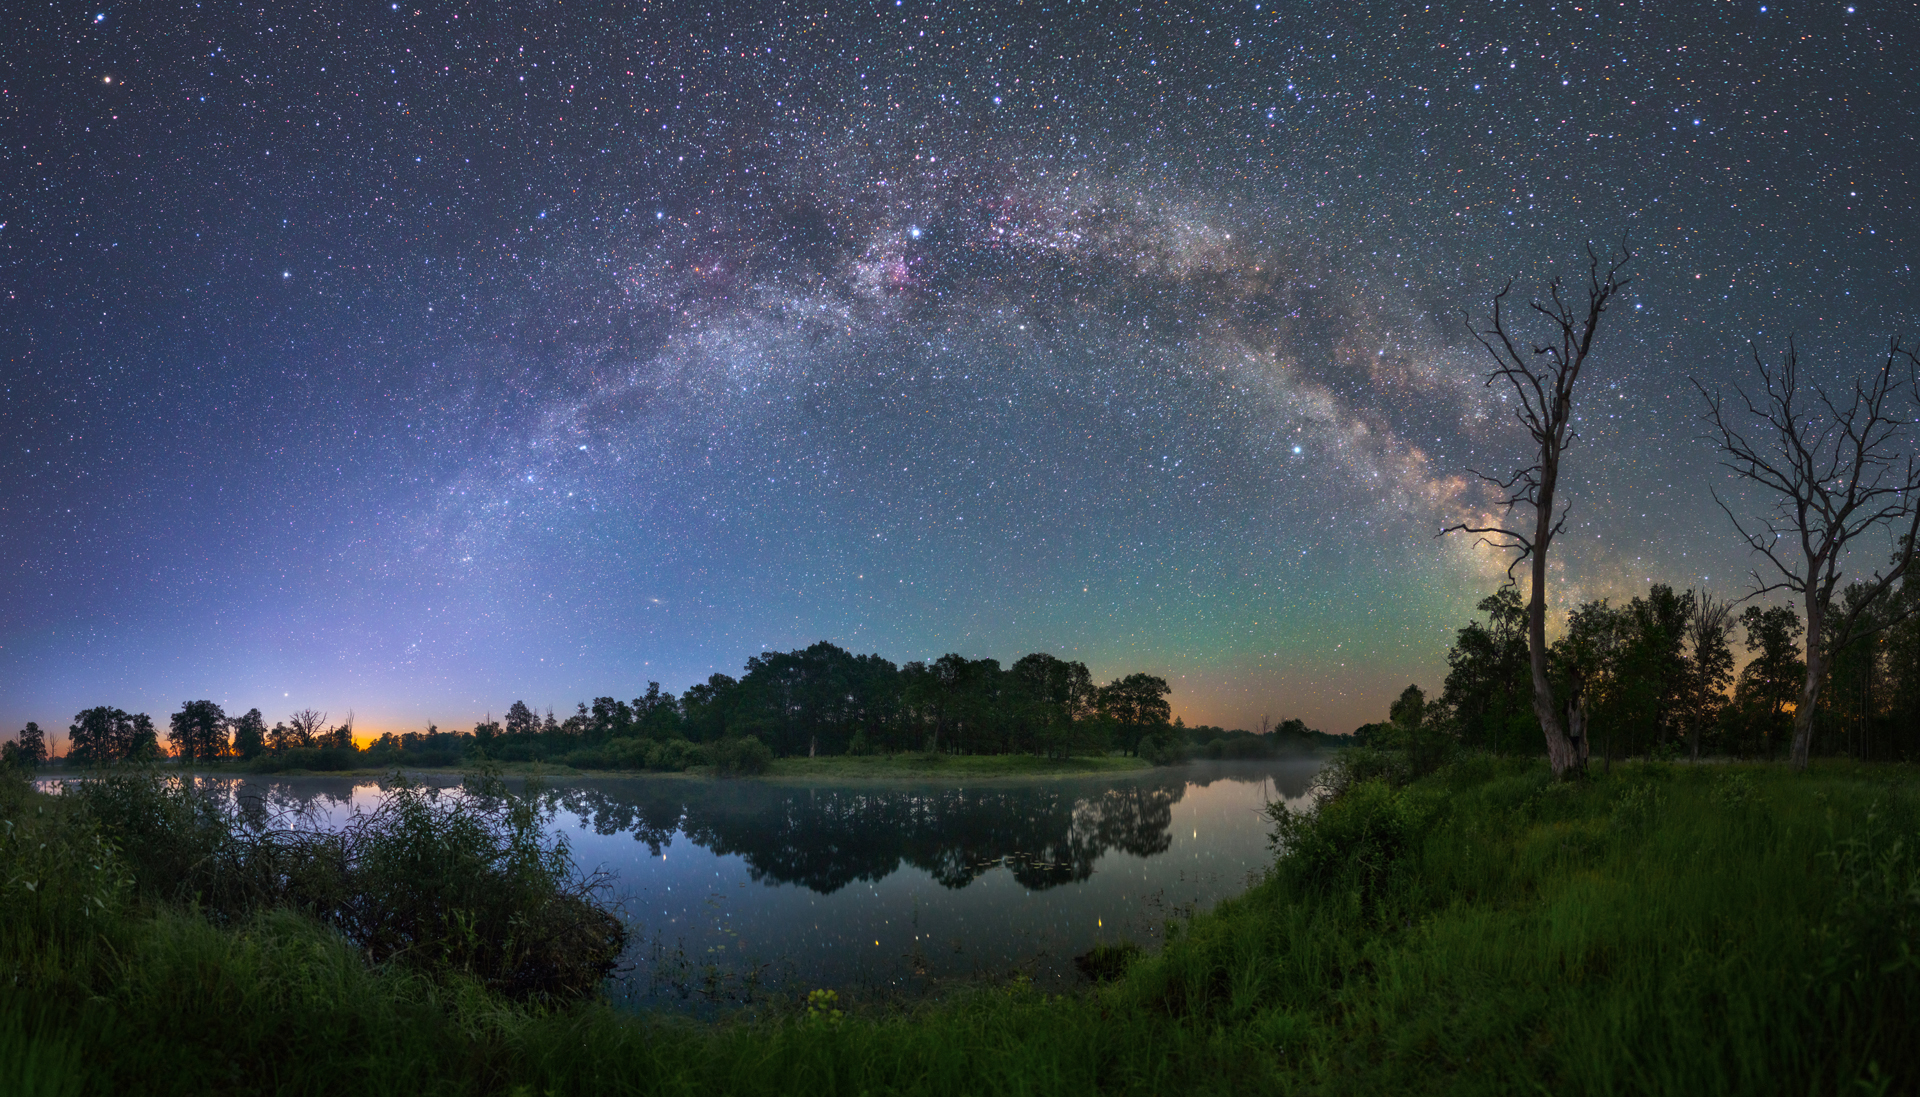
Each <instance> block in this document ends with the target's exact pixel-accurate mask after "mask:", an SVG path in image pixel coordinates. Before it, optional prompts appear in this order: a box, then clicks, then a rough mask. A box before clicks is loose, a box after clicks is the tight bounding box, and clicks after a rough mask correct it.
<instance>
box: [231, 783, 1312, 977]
mask: <svg viewBox="0 0 1920 1097" xmlns="http://www.w3.org/2000/svg"><path fill="white" fill-rule="evenodd" d="M1320 764H1321V763H1320V761H1319V760H1318V759H1312V758H1293V759H1276V760H1266V761H1244V762H1194V763H1190V764H1188V765H1185V766H1177V767H1171V768H1166V769H1155V770H1150V771H1145V772H1137V773H1130V774H1124V775H1102V776H1097V777H1077V778H1051V779H1008V780H982V781H978V782H968V783H951V782H949V783H930V782H929V783H921V782H905V781H901V782H858V783H843V784H804V785H802V784H791V783H774V782H761V781H703V780H689V779H685V778H673V777H647V776H633V777H592V778H580V777H576V778H565V779H556V780H554V781H552V782H551V783H550V784H549V785H548V787H547V793H546V795H547V798H548V800H549V802H550V804H551V806H552V807H553V809H554V819H553V822H554V826H555V829H556V831H557V832H558V833H559V834H560V835H562V836H563V837H564V838H565V840H566V841H567V842H568V844H569V845H570V847H571V849H572V853H573V856H574V859H575V860H576V861H577V862H578V863H579V865H580V867H581V868H582V869H586V870H593V869H600V870H604V871H605V872H607V873H608V874H609V877H610V891H609V897H610V898H611V899H612V900H613V901H614V902H615V904H616V905H617V907H618V909H619V910H620V912H621V914H622V915H623V916H624V917H625V919H626V920H627V922H628V925H629V927H630V929H631V931H632V941H633V944H632V947H631V948H630V949H629V954H628V957H627V964H626V965H625V966H624V967H623V970H622V972H621V974H620V975H619V976H618V977H617V979H616V982H615V985H614V987H613V988H612V989H613V992H614V995H615V997H616V999H618V1000H620V1001H622V1002H625V1003H627V1004H629V1005H631V1006H633V1007H636V1008H661V1007H666V1008H672V1009H681V1010H689V1011H692V1012H696V1013H708V1012H714V1011H718V1010H724V1009H729V1008H734V1007H736V1006H738V1005H741V1004H748V1003H751V1002H753V1001H755V1000H757V999H760V998H764V997H765V996H766V994H767V993H769V992H781V993H791V992H794V991H805V990H809V989H812V988H815V987H832V988H836V989H839V990H840V991H841V992H842V993H843V994H849V995H853V996H860V997H869V998H871V997H883V998H885V997H897V998H912V997H918V996H922V995H925V994H928V993H931V992H936V991H938V990H939V989H941V988H942V987H945V986H951V985H952V984H953V983H954V982H956V981H963V980H977V979H982V978H1006V977H1010V976H1014V975H1025V976H1027V977H1028V978H1031V979H1032V980H1034V982H1035V983H1037V984H1039V985H1042V986H1046V987H1049V988H1059V987H1065V986H1068V985H1071V984H1073V983H1074V982H1077V981H1079V980H1080V978H1081V977H1080V975H1079V974H1078V972H1077V971H1076V969H1075V968H1074V965H1073V962H1072V958H1073V957H1074V956H1076V955H1078V954H1081V953H1084V952H1086V951H1087V950H1088V949H1090V948H1092V947H1093V946H1094V945H1095V944H1097V943H1101V942H1117V941H1121V940H1130V941H1134V942H1136V943H1139V944H1141V945H1143V946H1145V947H1147V948H1150V949H1151V948H1154V947H1156V946H1157V944H1158V942H1159V941H1160V939H1161V937H1162V934H1163V933H1164V925H1165V923H1166V921H1167V920H1168V919H1170V918H1177V917H1184V916H1187V915H1189V914H1191V913H1192V912H1194V911H1196V910H1204V909H1206V908H1207V907H1210V906H1212V905H1213V904H1214V903H1217V902H1218V901H1220V900H1221V899H1223V898H1226V897H1228V896H1231V895H1235V894H1238V893H1240V892H1241V891H1244V890H1245V889H1246V888H1247V886H1248V885H1249V883H1250V881H1252V880H1255V879H1257V878H1258V877H1259V876H1260V874H1261V873H1263V872H1264V871H1265V869H1266V867H1267V866H1268V865H1269V864H1271V863H1272V859H1273V854H1272V852H1271V851H1270V850H1269V849H1268V847H1267V833H1268V830H1269V823H1268V820H1267V817H1266V815H1265V808H1266V805H1267V804H1268V803H1269V802H1270V801H1273V800H1285V801H1287V802H1288V803H1290V804H1298V803H1301V802H1303V801H1304V799H1305V797H1306V796H1307V795H1308V788H1309V785H1310V784H1311V782H1312V778H1313V775H1314V774H1315V772H1317V771H1318V769H1319V767H1320ZM209 783H212V784H218V785H224V786H227V787H229V788H230V789H231V790H232V791H233V792H235V793H242V794H244V795H245V796H246V798H247V799H249V800H253V801H254V802H255V803H256V804H257V803H260V802H261V801H262V800H264V801H265V803H267V804H268V805H273V806H277V807H280V808H298V809H302V810H306V811H309V812H311V813H312V814H313V816H314V817H315V818H316V819H317V820H320V821H322V822H325V821H328V820H332V821H334V822H337V821H339V820H340V819H343V818H344V817H345V816H346V814H347V813H348V812H350V811H352V810H354V809H356V808H357V809H360V810H368V809H371V808H372V807H373V806H374V805H375V804H377V803H378V802H379V799H380V798H381V797H382V796H383V795H384V793H383V791H382V788H381V784H382V783H381V782H380V781H378V780H375V779H371V778H364V777H363V778H345V777H254V778H245V779H241V780H237V781H234V780H213V781H210V782H209ZM435 783H440V782H439V781H438V780H436V781H435ZM446 783H455V782H454V781H453V780H451V779H448V780H447V782H446Z"/></svg>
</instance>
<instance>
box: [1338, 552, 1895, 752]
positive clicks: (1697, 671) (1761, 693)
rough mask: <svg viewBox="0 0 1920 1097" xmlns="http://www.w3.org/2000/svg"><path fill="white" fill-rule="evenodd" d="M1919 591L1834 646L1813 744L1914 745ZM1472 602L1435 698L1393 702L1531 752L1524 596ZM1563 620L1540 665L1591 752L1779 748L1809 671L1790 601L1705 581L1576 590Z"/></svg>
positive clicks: (1453, 733) (1459, 733)
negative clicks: (1580, 708)
mask: <svg viewBox="0 0 1920 1097" xmlns="http://www.w3.org/2000/svg"><path fill="white" fill-rule="evenodd" d="M1863 596H1864V587H1863V585H1861V584H1856V585H1855V586H1854V587H1852V588H1849V589H1848V590H1847V591H1846V592H1845V594H1844V597H1845V599H1846V600H1847V602H1848V603H1849V604H1851V602H1853V601H1854V600H1857V599H1860V598H1862V597H1863ZM1917 599H1920V583H1916V584H1909V585H1908V586H1907V587H1906V589H1904V590H1902V591H1901V592H1899V594H1898V595H1897V596H1896V597H1894V598H1892V599H1885V600H1882V602H1881V603H1880V604H1878V605H1876V606H1874V607H1869V608H1868V610H1867V613H1868V614H1869V615H1870V616H1871V617H1877V618H1880V619H1881V620H1882V621H1883V622H1885V627H1880V628H1877V629H1875V630H1874V631H1871V632H1867V631H1866V630H1865V629H1856V631H1857V632H1864V633H1865V635H1862V636H1860V637H1859V638H1858V639H1856V640H1854V641H1853V642H1851V643H1848V644H1844V645H1839V646H1838V647H1837V651H1836V653H1835V654H1834V656H1833V657H1832V658H1831V661H1830V663H1829V666H1828V681H1827V683H1826V688H1825V689H1824V690H1823V691H1822V692H1821V694H1820V701H1819V708H1818V711H1817V713H1816V718H1815V720H1814V729H1815V731H1814V741H1813V753H1815V754H1822V755H1828V756H1845V757H1852V758H1857V759H1860V760H1862V761H1892V760H1900V759H1912V758H1914V757H1916V756H1920V617H1915V616H1910V615H1909V607H1910V605H1911V603H1912V602H1913V601H1915V600H1917ZM1479 609H1480V612H1481V614H1482V615H1483V616H1482V619H1479V620H1475V621H1472V622H1470V623H1468V624H1467V625H1466V626H1465V627H1464V628H1462V629H1460V630H1459V632H1458V634H1457V635H1456V637H1455V640H1454V644H1453V647H1452V648H1451V650H1449V651H1448V653H1447V668H1448V669H1447V677H1446V682H1445V687H1444V690H1443V691H1442V693H1441V696H1440V697H1439V698H1438V700H1437V701H1436V702H1435V703H1433V704H1432V705H1426V704H1425V703H1424V702H1425V698H1424V697H1423V696H1418V697H1416V696H1403V701H1405V702H1407V703H1408V704H1409V705H1411V706H1412V709H1407V706H1405V705H1403V706H1400V707H1401V708H1403V710H1407V711H1413V710H1423V711H1420V712H1419V715H1418V717H1417V719H1416V720H1415V721H1414V722H1415V723H1417V724H1418V725H1419V726H1420V727H1421V728H1423V729H1425V730H1426V731H1427V732H1428V733H1429V734H1431V735H1433V736H1436V737H1444V738H1446V739H1449V740H1451V741H1454V742H1458V743H1460V744H1461V745H1464V746H1468V747H1475V748H1480V749H1486V750H1492V751H1495V752H1498V753H1503V754H1537V753H1540V752H1541V751H1542V749H1543V747H1542V742H1541V734H1540V723H1539V720H1538V719H1537V718H1536V717H1535V715H1534V710H1533V706H1532V684H1531V680H1530V677H1529V673H1530V672H1529V667H1528V658H1527V637H1526V606H1525V604H1524V603H1523V602H1522V601H1521V598H1520V595H1519V593H1518V592H1517V591H1516V590H1515V589H1514V588H1512V587H1506V588H1502V589H1501V590H1499V591H1497V592H1495V593H1494V594H1493V595H1491V596H1490V597H1488V598H1486V599H1483V600H1482V601H1481V602H1480V605H1479ZM1869 623H1870V624H1871V623H1872V622H1871V621H1870V622H1869ZM1565 625H1566V627H1565V628H1564V629H1563V630H1562V632H1561V635H1560V636H1559V638H1558V639H1557V640H1555V641H1554V642H1553V644H1552V646H1551V648H1550V653H1549V655H1550V658H1549V666H1550V672H1551V675H1552V677H1553V680H1554V688H1555V693H1556V695H1558V696H1560V697H1566V698H1572V699H1574V700H1575V701H1576V702H1577V703H1581V704H1584V705H1585V706H1586V708H1587V711H1588V714H1589V720H1590V723H1589V728H1590V734H1591V736H1592V739H1593V749H1594V754H1595V756H1596V758H1605V759H1615V758H1626V757H1667V758H1672V757H1689V758H1699V757H1702V756H1706V755H1714V756H1722V757H1735V758H1755V759H1773V758H1780V757H1784V756H1785V755H1786V753H1787V751H1788V749H1789V747H1790V745H1791V739H1792V735H1793V714H1794V709H1795V705H1796V703H1797V702H1798V700H1799V698H1800V696H1801V689H1802V685H1803V682H1804V679H1805V677H1806V672H1807V667H1806V660H1805V653H1804V651H1803V649H1802V644H1803V642H1804V640H1805V626H1804V624H1803V623H1802V621H1801V618H1800V615H1799V614H1798V613H1797V612H1795V611H1794V609H1793V608H1792V607H1790V606H1779V605H1774V606H1764V605H1748V606H1746V607H1744V608H1743V609H1741V611H1740V612H1739V613H1738V614H1737V615H1736V614H1735V613H1734V612H1733V607H1732V606H1730V605H1728V604H1727V603H1725V602H1721V601H1718V600H1716V599H1714V598H1713V597H1712V596H1711V595H1710V594H1707V593H1705V592H1702V591H1693V590H1688V591H1681V592H1676V591H1674V589H1673V588H1672V587H1670V586H1668V585H1666V584H1661V583H1655V584H1653V585H1652V586H1651V587H1649V589H1648V591H1647V593H1646V594H1644V595H1640V596H1637V597H1634V598H1632V599H1630V600H1628V601H1627V602H1626V603H1625V604H1623V605H1616V604H1613V603H1612V602H1611V601H1609V600H1607V599H1599V600H1595V601H1589V602H1586V603H1583V604H1581V605H1579V606H1577V607H1575V608H1574V609H1573V610H1572V611H1570V612H1569V613H1568V614H1567V617H1566V619H1565ZM1829 643H1830V644H1831V638H1829ZM1742 659H1744V665H1742V662H1741V661H1742ZM1736 666H1738V667H1739V669H1738V671H1737V672H1736ZM1416 692H1417V691H1416ZM1406 723H1407V720H1406V718H1405V716H1404V715H1403V716H1402V718H1401V719H1400V720H1397V721H1393V720H1390V721H1388V722H1386V723H1383V724H1379V725H1369V726H1368V727H1366V728H1362V729H1360V734H1361V735H1362V736H1363V737H1366V736H1369V735H1372V736H1376V737H1377V736H1379V735H1382V734H1386V733H1388V732H1389V731H1390V730H1391V729H1393V728H1394V727H1396V726H1399V725H1404V724H1406Z"/></svg>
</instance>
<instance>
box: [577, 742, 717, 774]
mask: <svg viewBox="0 0 1920 1097" xmlns="http://www.w3.org/2000/svg"><path fill="white" fill-rule="evenodd" d="M560 760H561V761H562V762H565V763H566V764H567V765H570V766H574V767H576V768H579V769H651V770H660V771H663V772H668V773H682V772H685V771H686V770H688V769H691V768H692V767H694V766H702V765H706V764H707V751H706V749H705V748H704V747H702V746H701V745H700V744H698V743H690V742H688V741H687V740H685V739H678V738H675V739H662V740H657V741H656V740H651V739H634V738H627V739H610V740H608V741H607V742H605V743H602V744H601V745H599V746H597V747H581V748H580V749H579V750H574V751H569V752H568V753H567V754H566V755H565V756H563V757H562V758H561V759H560Z"/></svg>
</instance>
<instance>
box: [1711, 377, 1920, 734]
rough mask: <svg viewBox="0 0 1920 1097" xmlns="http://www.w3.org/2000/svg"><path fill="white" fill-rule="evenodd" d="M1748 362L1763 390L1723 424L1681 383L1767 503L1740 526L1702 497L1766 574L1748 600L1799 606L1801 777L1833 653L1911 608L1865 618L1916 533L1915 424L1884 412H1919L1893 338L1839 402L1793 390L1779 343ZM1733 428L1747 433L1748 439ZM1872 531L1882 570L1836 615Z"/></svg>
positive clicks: (1897, 574)
mask: <svg viewBox="0 0 1920 1097" xmlns="http://www.w3.org/2000/svg"><path fill="white" fill-rule="evenodd" d="M1903 361H1904V364H1905V373H1906V376H1905V377H1904V378H1900V377H1899V376H1898V375H1897V374H1896V372H1895V368H1896V367H1897V366H1899V365H1901V364H1902V362H1903ZM1753 365H1754V369H1755V370H1756V371H1757V372H1758V373H1759V375H1760V381H1761V384H1762V385H1763V386H1764V387H1763V388H1762V389H1761V390H1760V391H1758V392H1755V393H1753V394H1751V395H1750V394H1749V393H1748V392H1747V390H1746V389H1745V388H1742V387H1741V386H1739V385H1735V386H1734V393H1735V394H1736V395H1737V396H1738V397H1739V402H1740V410H1738V411H1736V412H1735V413H1734V414H1732V415H1729V414H1728V412H1727V410H1726V408H1725V405H1724V404H1723V403H1722V400H1721V398H1720V397H1719V396H1716V395H1714V394H1713V393H1710V392H1708V391H1707V389H1706V387H1705V386H1703V385H1701V384H1700V382H1699V381H1697V380H1696V381H1694V382H1693V385H1694V387H1695V388H1696V389H1698V390H1699V391H1700V395H1701V397H1702V398H1703V399H1705V400H1706V403H1707V415H1706V418H1707V420H1708V422H1709V423H1710V424H1711V427H1710V431H1709V433H1710V434H1711V435H1712V437H1713V440H1714V441H1715V443H1716V444H1717V445H1718V446H1719V448H1720V450H1721V452H1722V455H1723V457H1722V460H1721V464H1722V465H1724V466H1725V467H1726V468H1728V469H1731V470H1732V471H1733V472H1734V474H1735V475H1737V476H1739V477H1741V478H1742V479H1744V480H1747V481H1750V482H1752V483H1753V484H1756V485H1758V486H1759V487H1760V488H1762V489H1763V490H1765V491H1766V492H1767V493H1769V494H1770V495H1772V496H1773V497H1774V500H1773V505H1772V507H1771V508H1769V509H1768V510H1767V511H1766V512H1765V513H1764V514H1762V515H1760V516H1759V517H1757V518H1753V519H1749V520H1747V521H1742V520H1741V518H1740V516H1739V515H1738V514H1735V513H1734V511H1733V508H1732V507H1731V506H1729V505H1728V504H1727V501H1726V500H1725V499H1722V498H1720V495H1719V493H1718V492H1716V493H1715V494H1714V500H1715V501H1716V502H1718V503H1719V504H1720V509H1722V510H1724V511H1726V512H1727V517H1728V518H1729V519H1730V520H1731V521H1732V522H1733V528H1734V529H1735V530H1737V531H1739V533H1740V536H1741V537H1743V538H1745V539H1746V542H1747V544H1748V546H1749V547H1751V548H1752V549H1753V551H1754V552H1755V553H1758V554H1759V555H1760V556H1761V557H1762V558H1763V559H1764V560H1765V561H1766V571H1767V574H1765V575H1763V574H1762V573H1761V571H1760V570H1756V571H1755V572H1754V573H1753V581H1754V591H1753V595H1752V596H1753V597H1758V596H1760V595H1764V594H1768V593H1771V592H1773V591H1776V590H1785V591H1788V592H1791V593H1792V594H1795V595H1798V596H1799V597H1800V598H1801V599H1802V601H1803V604H1804V606H1805V609H1806V617H1807V677H1806V682H1805V683H1804V684H1803V685H1802V686H1801V689H1800V702H1799V705H1798V706H1797V707H1796V708H1795V709H1794V713H1793V765H1794V768H1795V769H1805V768H1806V767H1807V752H1808V750H1809V748H1810V747H1811V745H1812V742H1813V718H1814V710H1815V708H1816V706H1817V705H1818V704H1819V701H1820V689H1821V685H1822V684H1823V683H1824V682H1825V681H1826V674H1827V667H1828V665H1829V664H1830V662H1831V660H1832V659H1833V656H1834V655H1835V654H1836V653H1838V652H1839V651H1840V650H1841V649H1842V648H1845V647H1846V646H1847V645H1848V644H1851V643H1853V642H1854V641H1856V640H1859V639H1861V638H1863V637H1865V636H1869V635H1872V634H1873V633H1876V632H1879V631H1881V630H1883V629H1886V628H1888V627H1890V626H1892V625H1895V624H1898V623H1899V622H1900V621H1903V620H1905V619H1906V618H1907V617H1909V616H1911V615H1912V614H1913V612H1914V608H1920V607H1910V608H1907V609H1905V610H1904V611H1901V612H1898V613H1897V614H1895V615H1890V616H1889V618H1887V619H1879V620H1876V619H1873V618H1870V617H1868V611H1869V610H1870V609H1871V608H1873V607H1874V606H1875V605H1876V604H1878V603H1879V602H1880V601H1881V599H1882V598H1884V597H1885V596H1886V594H1887V592H1888V591H1889V590H1890V589H1892V587H1893V584H1894V583H1896V582H1898V581H1899V580H1900V578H1901V577H1902V576H1903V575H1905V574H1906V573H1907V569H1908V567H1909V566H1910V565H1911V564H1912V563H1913V554H1914V540H1915V535H1916V534H1920V494H1916V493H1920V464H1917V463H1916V455H1915V453H1914V452H1913V445H1912V440H1911V438H1910V434H1911V428H1912V427H1913V426H1914V425H1915V420H1913V419H1904V418H1901V417H1900V416H1899V415H1897V414H1896V412H1897V411H1898V410H1899V409H1897V408H1896V407H1894V406H1893V405H1894V402H1895V401H1897V400H1898V399H1899V397H1900V394H1901V393H1903V392H1904V393H1906V394H1907V396H1908V397H1909V398H1910V400H1911V401H1912V402H1913V404H1915V405H1920V358H1916V357H1915V356H1914V352H1912V351H1910V350H1907V349H1905V348H1903V347H1902V346H1901V345H1900V341H1899V340H1898V339H1895V340H1894V341H1893V342H1892V343H1891V344H1889V346H1888V349H1887V357H1886V361H1885V362H1883V363H1882V364H1881V366H1880V368H1879V369H1878V370H1877V371H1875V372H1874V374H1873V375H1872V376H1871V377H1869V378H1866V379H1862V380H1856V381H1854V383H1853V391H1852V392H1851V393H1850V394H1848V395H1846V396H1844V397H1842V398H1840V399H1835V398H1834V397H1833V396H1832V395H1830V394H1829V393H1828V392H1827V390H1825V389H1824V388H1822V387H1820V386H1819V385H1807V384H1805V383H1803V381H1802V380H1801V377H1800V355H1799V352H1798V350H1797V348H1796V347H1795V346H1794V344H1793V341H1792V340H1791V339H1789V340H1788V341H1787V353H1786V357H1785V359H1784V360H1783V361H1782V363H1781V365H1780V368H1779V369H1778V370H1777V371H1776V370H1774V369H1771V368H1770V367H1768V365H1767V363H1766V361H1765V360H1764V359H1762V358H1761V357H1760V352H1759V350H1758V349H1757V348H1756V349H1755V350H1754V351H1753ZM1809 392H1810V393H1811V396H1810V397H1809V396H1808V393H1809ZM1743 420H1745V421H1747V422H1750V423H1751V424H1752V426H1751V431H1752V434H1753V437H1751V438H1750V437H1749V435H1748V431H1747V429H1746V428H1744V427H1743V425H1742V421H1743ZM1877 529H1878V530H1885V531H1886V532H1887V533H1888V534H1890V535H1892V536H1893V538H1894V546H1893V548H1894V551H1893V555H1892V557H1891V561H1890V563H1889V564H1888V565H1887V568H1886V569H1885V570H1884V571H1876V572H1874V573H1873V574H1872V575H1871V576H1870V577H1869V578H1868V579H1866V580H1865V590H1866V595H1865V597H1862V598H1858V599H1848V600H1846V602H1845V603H1844V604H1842V605H1841V606H1839V607H1837V608H1836V607H1835V606H1834V602H1833V594H1834V591H1835V590H1836V589H1837V588H1838V587H1839V584H1840V579H1841V577H1842V574H1843V567H1844V562H1845V561H1844V558H1845V557H1846V555H1847V551H1848V549H1849V548H1850V547H1851V546H1852V544H1853V542H1854V541H1855V540H1856V539H1858V538H1860V537H1862V536H1865V535H1867V534H1869V533H1870V532H1872V531H1874V530H1877Z"/></svg>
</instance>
